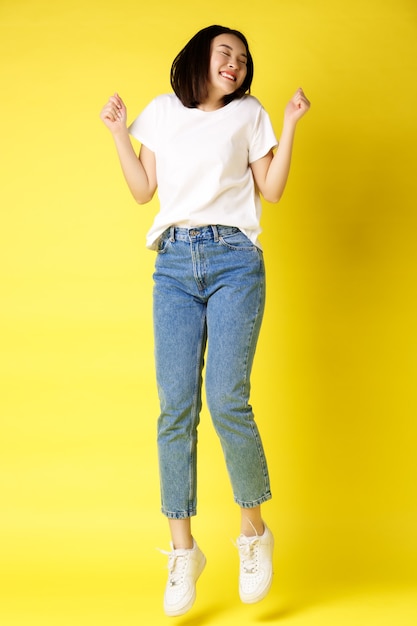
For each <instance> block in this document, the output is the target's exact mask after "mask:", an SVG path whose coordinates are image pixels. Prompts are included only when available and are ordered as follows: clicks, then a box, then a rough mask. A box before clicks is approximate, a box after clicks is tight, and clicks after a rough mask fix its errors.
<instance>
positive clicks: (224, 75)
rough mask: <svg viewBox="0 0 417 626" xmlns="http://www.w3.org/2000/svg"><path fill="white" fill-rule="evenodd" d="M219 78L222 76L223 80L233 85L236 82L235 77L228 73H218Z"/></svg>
mask: <svg viewBox="0 0 417 626" xmlns="http://www.w3.org/2000/svg"><path fill="white" fill-rule="evenodd" d="M220 76H223V78H227V80H231V81H233V82H234V83H235V82H236V76H234V75H233V74H229V72H220Z"/></svg>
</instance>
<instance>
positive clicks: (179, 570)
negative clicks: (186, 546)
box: [159, 550, 189, 587]
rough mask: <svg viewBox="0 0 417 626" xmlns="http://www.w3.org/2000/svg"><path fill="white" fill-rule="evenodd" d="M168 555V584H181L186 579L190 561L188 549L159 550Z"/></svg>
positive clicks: (171, 585)
mask: <svg viewBox="0 0 417 626" xmlns="http://www.w3.org/2000/svg"><path fill="white" fill-rule="evenodd" d="M159 551H160V552H161V553H162V554H165V555H166V556H167V557H168V584H169V585H170V587H175V585H180V584H181V583H182V582H183V580H184V573H185V570H186V567H187V563H188V556H189V555H188V553H189V551H188V550H173V551H172V552H166V551H165V550H159Z"/></svg>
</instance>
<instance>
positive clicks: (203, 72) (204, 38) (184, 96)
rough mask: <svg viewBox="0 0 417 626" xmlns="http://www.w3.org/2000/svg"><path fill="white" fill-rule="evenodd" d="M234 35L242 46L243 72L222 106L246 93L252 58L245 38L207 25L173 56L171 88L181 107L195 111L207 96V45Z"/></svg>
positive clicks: (208, 49) (249, 81)
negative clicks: (244, 66)
mask: <svg viewBox="0 0 417 626" xmlns="http://www.w3.org/2000/svg"><path fill="white" fill-rule="evenodd" d="M223 34H228V35H235V37H238V38H239V39H240V40H241V41H242V43H243V44H244V45H245V48H246V54H247V57H248V58H247V73H246V77H245V80H244V82H243V84H242V86H241V87H239V89H236V91H234V92H233V93H232V94H230V95H227V96H225V98H224V104H228V103H229V102H231V101H232V100H235V99H236V98H242V97H243V96H244V95H245V94H246V93H250V86H251V84H252V78H253V59H252V55H251V53H250V51H249V45H248V42H247V39H246V37H245V36H244V35H243V34H242V33H241V32H239V31H238V30H232V29H231V28H227V27H226V26H217V25H214V26H207V28H203V29H202V30H200V31H199V32H198V33H197V34H196V35H194V37H193V38H192V39H190V41H189V42H188V43H187V44H186V46H185V47H184V48H183V49H182V50H181V52H180V53H179V54H178V55H177V56H176V57H175V59H174V62H173V63H172V67H171V86H172V89H173V90H174V92H175V94H176V95H177V96H178V98H179V99H180V100H181V102H182V103H183V105H184V106H186V107H187V108H189V109H194V108H196V107H197V106H198V105H199V104H200V103H201V102H204V100H205V99H206V97H207V79H208V75H209V69H210V53H211V42H212V40H213V39H214V38H215V37H217V36H218V35H223Z"/></svg>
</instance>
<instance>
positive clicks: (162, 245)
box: [156, 230, 172, 254]
mask: <svg viewBox="0 0 417 626" xmlns="http://www.w3.org/2000/svg"><path fill="white" fill-rule="evenodd" d="M171 243H172V242H171V238H170V232H169V230H166V231H165V232H163V233H162V235H161V236H160V237H159V239H158V243H157V249H156V251H157V253H158V254H165V252H166V251H167V250H168V248H169V246H170V244H171Z"/></svg>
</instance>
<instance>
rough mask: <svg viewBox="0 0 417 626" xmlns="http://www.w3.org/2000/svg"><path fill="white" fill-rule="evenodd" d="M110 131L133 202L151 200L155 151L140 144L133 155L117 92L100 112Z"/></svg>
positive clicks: (125, 115)
mask: <svg viewBox="0 0 417 626" xmlns="http://www.w3.org/2000/svg"><path fill="white" fill-rule="evenodd" d="M100 118H101V120H102V121H103V122H104V124H105V125H106V126H107V128H108V129H109V130H110V132H111V134H112V136H113V140H114V143H115V146H116V150H117V154H118V156H119V160H120V165H121V167H122V171H123V175H124V177H125V179H126V182H127V184H128V187H129V189H130V192H131V194H132V196H133V197H134V199H135V200H136V202H138V203H139V204H145V203H146V202H149V201H150V200H152V198H153V196H154V193H155V191H156V187H157V180H156V163H155V154H154V153H153V152H152V151H151V150H149V148H147V147H146V146H144V145H142V146H141V149H140V153H139V157H138V156H137V155H136V153H135V151H134V149H133V146H132V142H131V141H130V137H129V133H128V130H127V127H126V120H127V112H126V106H125V104H124V102H123V100H122V99H121V98H120V96H119V95H118V94H115V95H114V96H111V98H110V99H109V101H108V102H107V104H106V105H105V106H104V107H103V110H102V111H101V114H100Z"/></svg>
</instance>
